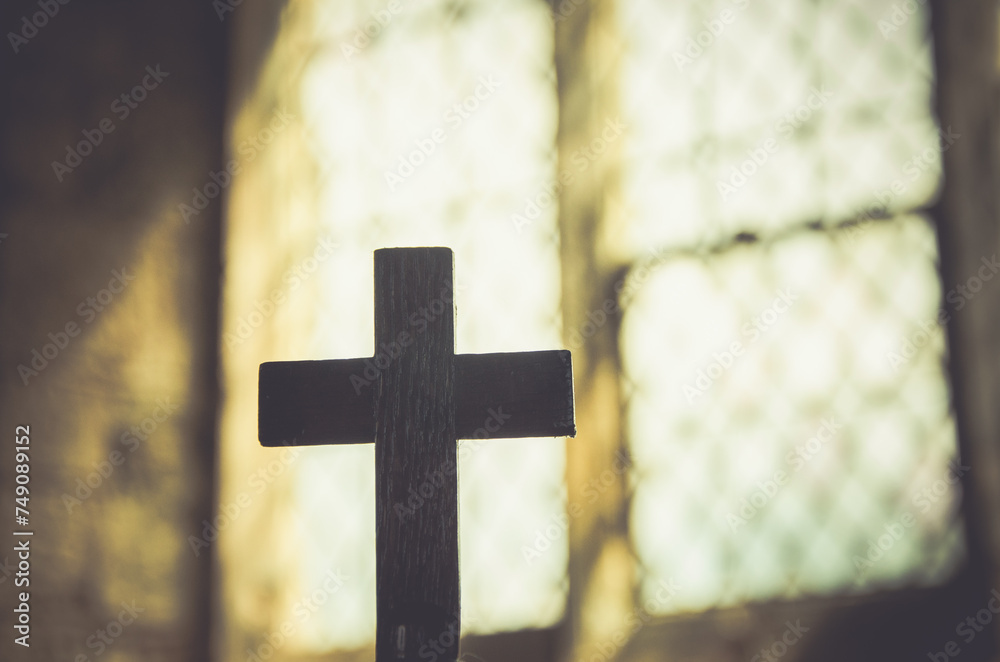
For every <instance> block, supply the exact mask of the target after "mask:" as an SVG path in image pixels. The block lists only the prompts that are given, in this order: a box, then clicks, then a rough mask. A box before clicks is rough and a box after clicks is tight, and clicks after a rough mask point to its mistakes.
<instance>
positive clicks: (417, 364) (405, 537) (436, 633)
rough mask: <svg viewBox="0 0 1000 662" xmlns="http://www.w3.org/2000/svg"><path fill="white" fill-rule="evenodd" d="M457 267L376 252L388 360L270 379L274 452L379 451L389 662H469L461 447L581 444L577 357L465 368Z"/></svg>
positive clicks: (380, 606) (379, 529) (380, 582)
mask: <svg viewBox="0 0 1000 662" xmlns="http://www.w3.org/2000/svg"><path fill="white" fill-rule="evenodd" d="M453 263H454V257H453V254H452V252H451V249H449V248H392V249H382V250H378V251H375V347H376V353H375V355H374V356H373V357H370V358H364V359H340V360H330V361H276V362H270V363H264V364H262V365H261V366H260V375H259V378H260V386H259V389H260V392H259V412H258V417H259V419H258V428H259V430H258V435H259V437H260V442H261V444H263V445H264V446H282V445H300V446H302V445H314V444H352V443H365V442H370V441H374V442H375V475H376V480H375V490H376V495H375V498H376V504H375V519H376V522H375V525H376V541H375V544H376V555H375V559H376V561H375V562H376V593H377V595H376V609H377V616H378V621H377V625H376V659H377V662H417V661H418V660H427V659H436V660H440V661H441V662H454V661H455V660H456V659H457V658H458V641H459V635H460V632H461V619H460V603H459V595H460V592H459V572H458V567H459V566H458V481H457V473H458V458H457V444H456V441H457V439H465V438H480V439H481V438H499V437H505V438H512V437H533V436H573V435H574V434H575V433H576V427H575V423H574V409H573V368H572V361H571V357H570V353H569V352H568V351H565V350H557V351H540V352H518V353H502V354H462V355H458V356H456V355H455V353H454V351H455V306H454V301H453V298H452V293H453V291H454V289H453V285H454V280H453Z"/></svg>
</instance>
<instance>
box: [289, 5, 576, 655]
mask: <svg viewBox="0 0 1000 662" xmlns="http://www.w3.org/2000/svg"><path fill="white" fill-rule="evenodd" d="M386 6H387V5H386V3H384V2H353V3H350V2H348V3H344V2H339V1H338V2H317V3H314V5H313V7H314V10H315V12H316V14H315V20H314V21H312V22H311V23H310V25H309V27H308V28H307V30H306V31H307V34H304V35H303V40H304V47H305V51H306V52H312V53H313V54H312V55H311V57H310V58H309V59H308V62H307V63H306V65H305V69H304V71H303V73H302V80H303V84H302V87H301V91H300V95H301V106H302V109H303V111H302V112H303V114H304V117H303V122H304V124H305V125H306V126H307V127H308V130H309V131H310V133H311V140H310V146H311V149H312V150H313V153H312V154H309V155H301V157H302V158H312V159H314V160H315V161H316V163H317V164H318V166H319V169H320V171H321V173H322V179H321V182H320V185H319V189H318V191H317V192H316V194H315V199H312V200H303V201H300V203H301V204H307V205H314V206H315V207H316V213H317V215H318V216H319V217H320V219H321V220H320V227H321V234H325V235H328V236H330V237H332V238H333V239H334V240H335V241H337V242H338V243H339V244H340V246H342V249H341V251H340V253H339V254H338V255H337V257H336V259H335V260H329V261H327V262H325V263H324V264H323V265H322V271H321V272H320V273H321V276H316V278H320V279H321V284H320V285H319V296H320V297H321V301H320V302H318V303H317V304H316V313H315V315H316V317H317V320H316V324H315V325H314V327H313V328H314V333H313V341H312V349H311V356H312V357H313V358H320V357H324V358H325V357H350V356H365V355H368V356H370V355H371V354H372V353H373V347H372V338H373V336H374V328H373V326H374V325H373V319H372V300H373V285H372V251H373V250H375V249H378V248H382V247H384V246H407V245H410V246H413V245H422V246H427V245H431V246H433V245H444V246H450V247H451V248H453V249H454V251H455V272H456V284H457V292H456V304H457V308H458V323H457V327H456V344H457V347H456V349H457V351H458V352H462V353H475V352H499V351H522V350H531V349H545V348H551V347H554V346H558V343H559V319H558V312H559V284H558V283H559V280H558V278H559V269H558V241H557V239H556V232H555V228H556V224H555V210H554V209H547V210H545V211H544V213H543V214H542V215H541V216H539V217H538V218H536V219H535V220H534V221H533V222H532V223H531V224H530V225H528V226H525V227H522V228H520V231H518V228H516V227H515V226H514V224H513V223H512V221H511V216H512V214H514V213H517V212H519V211H520V210H521V208H522V207H523V205H524V200H525V199H526V198H528V197H529V196H532V197H533V196H534V195H535V194H536V193H537V188H538V187H539V182H544V181H547V180H548V179H550V178H551V176H552V173H553V172H554V170H555V165H554V162H553V152H552V149H551V146H552V144H553V141H554V136H555V118H556V106H555V90H554V80H555V79H554V73H553V65H552V53H551V49H552V36H551V20H550V18H549V16H548V13H547V10H546V6H545V4H544V3H542V2H536V1H534V0H524V1H518V2H509V3H503V4H502V5H495V4H493V3H488V2H463V3H458V4H456V3H450V2H446V1H444V0H441V1H436V0H435V1H430V0H428V1H424V2H413V3H410V2H402V3H398V5H395V3H394V6H398V7H400V8H401V9H400V10H399V11H398V12H394V13H393V14H392V18H391V20H390V21H389V22H388V24H387V25H386V26H385V27H384V28H381V29H379V30H378V35H377V36H376V37H374V38H372V39H371V41H370V42H365V41H364V40H360V41H355V37H356V30H357V29H358V28H359V27H360V28H361V29H363V28H364V26H365V25H366V24H368V23H370V22H371V21H372V20H373V16H374V14H375V13H377V12H379V11H380V10H382V9H384V8H385V7H386ZM371 31H372V32H375V31H376V30H375V29H374V28H372V30H371ZM358 43H365V44H366V45H365V46H364V47H362V48H357V44H358ZM306 45H307V47H306ZM345 46H355V50H351V49H350V48H345ZM459 460H460V461H459V475H460V481H459V483H460V489H461V494H460V536H461V540H460V543H461V545H460V547H461V571H462V611H463V614H462V615H463V631H471V632H491V631H497V630H509V629H517V628H523V627H543V626H546V625H550V624H552V623H554V622H556V621H557V620H558V619H559V617H560V616H561V615H562V612H563V607H564V602H565V590H566V587H565V571H566V551H565V541H563V543H562V549H561V550H560V545H558V544H556V545H554V550H553V551H551V552H550V553H549V554H548V555H547V556H546V557H545V558H544V559H541V560H539V561H538V562H537V563H532V564H527V563H525V560H524V558H523V556H522V551H521V546H520V544H519V543H520V541H522V540H525V539H531V538H532V536H533V535H534V532H535V531H536V530H538V529H540V528H544V527H545V526H546V525H547V524H548V523H549V522H548V521H547V517H548V515H549V514H550V513H552V512H556V511H559V510H560V509H562V508H563V498H564V497H563V494H562V489H561V488H562V476H563V473H564V459H563V442H562V440H558V439H526V440H497V441H491V442H489V443H482V442H474V441H463V442H461V445H460V450H459ZM374 503H375V493H374V452H373V449H371V448H366V447H336V448H326V449H323V448H312V449H310V457H309V462H308V467H306V466H303V465H301V464H300V465H299V469H298V484H297V491H296V493H295V496H294V503H293V504H291V505H290V510H291V512H292V515H290V516H292V517H295V518H297V523H298V525H297V531H298V533H297V536H298V537H297V544H299V545H300V547H301V549H302V556H303V565H304V567H305V568H306V570H305V571H303V574H304V575H305V576H304V577H303V579H302V585H303V586H306V587H308V586H313V585H315V584H316V583H317V582H321V581H322V576H323V574H324V573H325V572H326V571H327V569H329V568H330V566H331V564H335V565H336V566H337V567H340V568H341V569H342V570H343V571H344V573H345V574H346V575H347V576H349V577H351V578H352V580H351V581H350V582H347V583H345V585H344V586H343V588H342V589H341V590H340V591H338V592H337V593H336V594H334V595H332V596H330V598H329V602H328V603H327V604H326V605H324V606H323V608H322V610H320V611H319V612H317V614H316V616H314V617H313V618H312V619H311V620H310V621H309V623H308V628H304V629H305V630H306V632H305V635H304V637H303V639H304V640H305V641H306V642H307V648H310V649H313V650H323V649H326V648H329V647H353V646H360V645H364V644H366V643H370V642H371V641H372V640H373V638H374V632H375V575H374V549H375V529H374Z"/></svg>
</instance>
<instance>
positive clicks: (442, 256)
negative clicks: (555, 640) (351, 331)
mask: <svg viewBox="0 0 1000 662" xmlns="http://www.w3.org/2000/svg"><path fill="white" fill-rule="evenodd" d="M452 269H453V256H452V252H451V250H449V249H447V248H425V249H419V250H409V251H391V250H380V251H376V252H375V345H376V347H377V348H381V347H384V348H393V347H395V348H400V349H401V350H402V351H400V352H399V354H398V356H396V357H395V358H391V357H392V356H393V354H394V353H395V352H391V351H390V352H389V353H388V356H389V357H390V360H389V365H388V366H387V367H385V369H384V370H382V372H381V375H380V379H379V380H378V385H377V389H376V395H375V412H376V413H375V466H376V467H377V469H376V481H375V512H376V516H375V517H376V543H375V544H376V548H377V552H376V560H375V563H376V576H377V577H378V587H377V589H376V590H377V597H376V603H377V611H378V614H379V621H378V624H377V634H376V648H377V650H378V651H379V652H378V655H377V658H378V662H388V660H390V659H392V660H399V659H405V660H409V659H411V658H412V659H414V660H415V659H417V658H416V655H415V653H416V652H417V651H418V650H420V649H421V648H422V647H423V646H424V644H426V643H428V642H430V641H432V640H437V639H439V638H441V635H442V634H443V633H444V632H445V631H446V630H447V629H448V627H449V626H451V627H453V629H454V630H455V631H456V632H457V629H458V627H457V626H458V621H459V584H458V485H457V482H456V481H447V482H446V483H445V484H444V485H442V486H441V488H440V489H438V490H437V491H436V492H435V494H434V498H433V499H428V500H427V501H426V502H425V503H424V504H422V505H421V507H420V508H418V509H417V510H416V511H415V512H414V513H413V514H412V516H410V517H406V518H401V517H399V516H398V514H397V513H396V512H394V511H393V505H394V504H399V503H406V501H407V499H408V498H409V490H410V489H411V488H413V487H415V486H418V485H420V484H421V482H422V481H424V480H425V477H426V476H427V475H429V474H431V473H433V472H437V471H441V470H442V469H443V468H445V467H454V466H455V465H456V462H457V457H456V455H457V450H456V443H455V439H456V438H455V361H454V356H455V312H454V310H455V309H454V304H453V300H452V299H453V297H452ZM414 449H419V452H414ZM452 638H453V640H454V643H452V645H451V646H448V647H443V646H441V643H442V642H440V641H435V643H436V644H437V645H438V646H439V647H442V648H446V653H445V654H446V657H445V658H444V659H447V660H454V659H455V658H457V657H458V637H457V634H456V636H454V637H452ZM424 650H425V651H426V650H427V649H424ZM387 651H391V654H390V655H386V654H385V653H386V652H387Z"/></svg>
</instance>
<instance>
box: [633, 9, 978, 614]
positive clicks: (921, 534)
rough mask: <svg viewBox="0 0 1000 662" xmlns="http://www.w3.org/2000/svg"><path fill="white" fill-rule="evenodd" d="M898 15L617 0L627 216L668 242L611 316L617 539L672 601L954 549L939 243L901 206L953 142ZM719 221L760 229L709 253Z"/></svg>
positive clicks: (911, 569) (638, 239)
mask: <svg viewBox="0 0 1000 662" xmlns="http://www.w3.org/2000/svg"><path fill="white" fill-rule="evenodd" d="M892 7H893V3H892V2H890V1H888V0H883V1H880V2H865V3H861V2H851V1H846V2H844V1H841V2H832V1H816V2H806V1H804V0H802V1H799V2H777V1H771V2H743V1H740V0H737V1H735V2H709V3H702V2H698V3H695V2H689V3H683V2H682V3H664V4H657V5H655V6H651V5H650V3H645V2H641V1H640V0H622V2H621V11H620V22H621V23H622V25H623V30H624V33H625V34H626V35H627V38H628V44H629V45H628V48H627V51H626V54H625V57H624V71H623V81H624V85H623V95H624V101H623V108H624V117H625V120H626V122H627V123H629V124H630V127H631V137H632V141H631V142H630V143H629V145H628V146H627V150H626V155H625V161H624V164H623V168H624V172H623V195H624V206H625V208H627V209H629V210H631V212H632V216H631V219H630V221H631V224H630V227H629V229H628V231H629V233H630V238H631V245H632V247H633V251H634V254H635V256H637V257H638V256H640V255H642V254H643V253H645V252H646V251H647V250H648V247H649V246H650V244H653V245H659V246H660V247H661V250H663V251H665V252H664V255H665V256H667V257H666V258H665V259H663V260H661V261H660V264H659V266H658V267H657V269H656V270H655V271H654V272H653V275H651V276H650V277H649V278H648V280H647V281H646V282H645V284H644V285H643V287H642V289H641V290H640V293H639V295H638V296H637V297H636V298H635V300H634V301H632V302H631V303H630V304H629V307H628V311H627V314H626V318H625V324H624V327H623V335H622V351H623V353H624V357H625V366H626V370H625V375H624V377H623V379H624V383H625V388H626V394H627V395H628V397H629V401H628V412H629V414H628V434H629V440H630V444H631V447H632V451H633V453H634V454H635V457H636V481H635V499H634V502H633V507H632V512H631V522H632V524H631V531H632V532H633V539H634V543H635V546H636V552H637V555H638V556H639V558H640V561H641V565H642V570H643V571H644V572H643V574H642V576H641V577H640V580H641V586H642V589H643V591H644V592H645V593H648V594H650V596H651V595H652V594H653V593H655V590H656V587H657V583H658V582H659V581H660V580H667V579H669V578H671V577H673V578H677V579H678V584H679V585H681V587H682V588H681V592H680V593H679V594H678V595H677V596H676V598H675V599H674V600H672V601H671V602H670V604H669V605H666V606H665V608H667V609H669V610H685V609H704V608H707V607H710V606H720V605H732V604H736V603H739V602H742V601H745V600H755V599H770V598H774V597H793V596H797V595H801V594H805V593H809V594H818V593H823V594H826V593H830V592H844V591H847V592H852V591H865V590H873V589H874V588H875V587H878V586H885V585H895V584H899V583H904V582H905V583H917V584H920V583H933V582H935V581H941V580H942V579H943V578H944V577H945V575H946V573H947V572H948V571H950V570H951V569H952V568H953V567H954V565H955V563H956V562H957V560H958V559H959V558H961V554H962V551H963V539H962V524H961V521H960V518H959V517H958V515H957V513H956V508H957V503H958V496H957V490H956V487H955V486H954V483H953V481H952V480H950V479H951V478H952V477H953V475H954V471H960V470H961V469H960V467H955V466H953V467H952V468H949V462H951V461H952V459H953V457H954V454H955V448H956V445H955V431H954V423H953V421H952V419H951V416H950V410H949V408H948V398H949V393H948V389H947V376H946V374H945V372H944V369H943V355H944V342H943V330H942V328H941V327H940V326H939V325H938V324H937V321H936V319H937V314H938V310H939V307H940V306H941V305H942V304H943V302H941V301H940V291H941V288H940V283H939V280H938V276H937V272H936V262H937V250H936V244H935V240H934V234H933V232H932V230H931V229H930V227H929V226H928V224H927V222H926V220H925V219H924V218H922V217H920V216H914V215H908V214H907V213H906V212H907V211H908V210H912V209H914V208H918V207H920V206H922V205H925V204H927V203H928V202H929V201H930V200H931V199H932V197H933V195H934V193H935V190H936V188H937V186H938V184H939V181H940V174H941V173H940V169H941V158H940V151H941V149H947V147H948V146H949V144H950V143H951V142H952V141H954V140H957V139H960V137H959V136H957V135H955V134H952V133H951V132H950V131H949V130H948V129H947V128H946V130H945V131H943V132H940V131H939V130H938V128H937V127H936V125H935V123H934V120H933V117H932V115H931V109H930V104H931V87H932V83H933V76H932V74H931V61H930V45H929V42H928V40H927V35H926V26H927V19H928V17H927V13H926V8H925V7H923V6H920V9H919V10H918V11H917V12H916V14H915V15H913V16H911V17H910V18H909V19H908V20H907V21H906V22H904V23H903V24H902V25H901V26H899V29H898V30H893V31H889V30H886V29H885V25H888V24H883V25H882V26H880V24H879V21H882V20H884V19H886V18H887V17H888V16H889V14H890V12H891V11H892ZM883 32H884V33H885V34H883ZM886 214H890V215H892V214H896V216H894V217H893V218H891V219H889V220H886V221H880V222H869V221H868V220H867V219H868V218H869V217H871V216H884V215H886ZM859 218H860V220H861V221H862V222H861V224H860V225H858V226H857V227H848V228H846V229H843V230H831V229H830V228H832V227H833V226H837V225H840V224H843V223H844V222H846V221H851V220H852V219H859ZM816 222H818V223H819V224H820V227H821V228H822V227H825V228H827V229H826V230H822V229H816V230H806V229H805V226H806V224H813V223H816ZM738 233H750V234H752V235H756V236H757V237H759V238H760V239H761V241H758V242H751V243H738V244H736V245H734V246H732V247H730V248H728V249H726V250H722V251H721V252H720V251H718V250H716V249H717V248H719V247H721V246H722V245H724V244H728V243H730V242H732V240H733V239H734V237H736V236H737V234H738ZM682 256H687V257H682ZM793 297H797V298H794V299H793ZM786 300H787V301H786ZM786 308H787V310H785V309H786ZM781 311H784V312H781ZM905 340H910V341H911V342H913V343H914V344H918V343H919V351H918V353H917V354H916V356H914V357H912V358H905V357H901V353H904V352H906V353H908V352H909V350H908V348H907V347H906V346H904V341H905ZM734 343H736V344H735V345H734ZM737 351H738V352H739V354H738V355H737V354H736V352H737ZM702 387H704V388H702ZM827 437H829V440H827V439H826V438H827ZM810 445H811V446H812V450H809V449H808V446H810ZM800 447H801V448H805V449H806V450H803V451H802V454H801V455H797V453H799V451H798V450H797V449H798V448H800ZM789 454H791V455H789ZM777 472H782V473H781V474H778V473H777ZM779 477H780V478H781V480H778V478H779ZM926 489H931V490H932V491H933V490H936V491H937V492H938V493H940V494H941V495H942V496H941V497H940V498H938V499H937V500H936V501H933V502H928V500H927V499H926V497H924V496H922V494H923V492H922V491H923V490H926ZM904 515H905V516H907V518H909V517H912V518H913V519H912V520H910V519H907V520H906V523H904V524H903V525H902V526H903V527H904V530H905V532H904V534H903V535H901V536H899V539H898V540H897V539H896V537H895V536H893V535H892V532H898V531H899V528H898V526H897V524H898V523H899V522H900V518H902V517H903V516H904ZM907 523H908V524H907ZM886 527H888V529H887V528H886ZM887 535H888V536H889V538H888V539H887V538H886V537H885V536H887ZM872 544H874V545H876V546H877V545H879V544H881V545H882V546H884V547H888V549H887V550H879V549H877V548H876V547H871V545H872ZM872 557H876V558H874V559H872ZM681 577H683V578H685V579H684V580H681V579H680V578H681Z"/></svg>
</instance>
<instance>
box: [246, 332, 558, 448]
mask: <svg viewBox="0 0 1000 662" xmlns="http://www.w3.org/2000/svg"><path fill="white" fill-rule="evenodd" d="M365 361H369V362H370V361H372V359H338V360H332V361H274V362H271V363H263V364H261V366H260V402H259V408H258V412H259V426H258V427H259V434H260V442H261V443H262V444H263V445H264V446H312V445H316V444H359V443H371V442H373V441H375V389H374V388H373V386H364V385H363V384H362V383H361V382H360V381H355V382H354V385H352V383H351V377H352V376H355V377H360V378H364V373H365V369H366V368H367V366H366V364H365ZM455 407H456V410H455V434H456V435H457V437H458V438H459V439H472V438H475V437H477V436H478V437H480V438H481V437H482V436H483V434H482V430H483V428H484V422H485V421H487V420H488V419H489V418H490V417H491V411H490V410H494V411H495V410H496V409H497V408H500V412H498V413H502V414H503V415H505V416H510V418H509V419H506V420H505V421H504V422H503V425H502V429H501V430H499V431H497V432H496V434H492V433H491V434H489V435H487V436H489V437H502V438H504V439H516V438H520V437H562V436H568V437H572V436H573V435H575V434H576V426H575V424H574V416H573V365H572V360H571V357H570V353H569V352H568V351H566V350H549V351H541V352H510V353H499V354H459V355H457V356H455Z"/></svg>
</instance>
